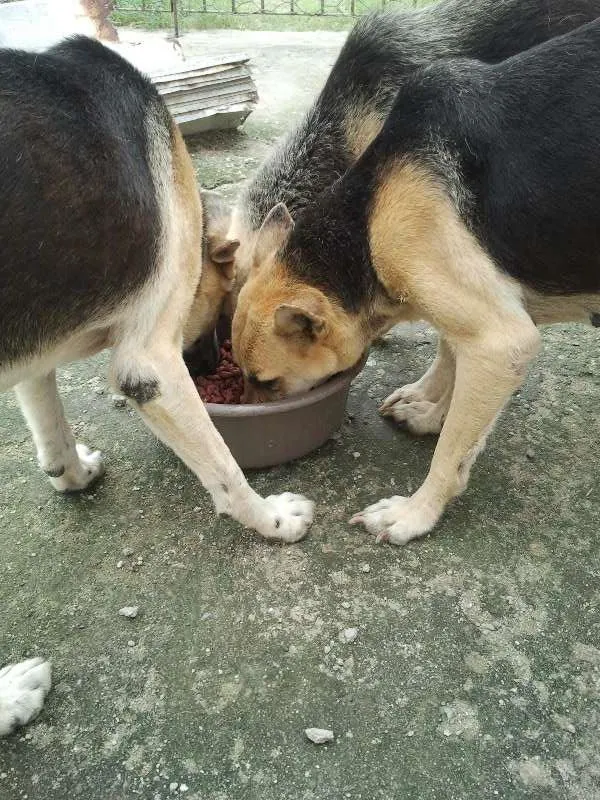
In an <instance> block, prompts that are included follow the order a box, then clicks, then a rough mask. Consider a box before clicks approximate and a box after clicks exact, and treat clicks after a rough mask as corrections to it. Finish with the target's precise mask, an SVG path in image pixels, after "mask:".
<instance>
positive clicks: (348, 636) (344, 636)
mask: <svg viewBox="0 0 600 800" xmlns="http://www.w3.org/2000/svg"><path fill="white" fill-rule="evenodd" d="M357 636H358V628H344V630H343V631H340V635H339V639H340V641H341V642H345V643H346V644H352V642H354V641H355V640H356V637H357Z"/></svg>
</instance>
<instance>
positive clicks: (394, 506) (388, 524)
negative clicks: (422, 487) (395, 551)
mask: <svg viewBox="0 0 600 800" xmlns="http://www.w3.org/2000/svg"><path fill="white" fill-rule="evenodd" d="M439 516H440V513H439V511H437V510H436V509H434V508H432V507H431V506H430V505H426V504H424V503H423V502H422V501H420V500H419V499H418V498H417V496H416V495H414V496H413V497H398V496H395V497H389V498H386V499H385V500H380V501H379V502H378V503H374V504H373V505H372V506H368V507H367V508H365V509H364V510H363V511H360V512H359V513H358V514H355V515H354V516H353V517H352V519H351V520H350V524H351V525H357V524H362V525H364V526H365V528H366V529H367V530H368V531H369V533H372V534H373V535H374V536H375V537H376V541H377V542H390V543H391V544H397V545H403V544H406V543H407V542H410V541H411V539H417V538H418V537H419V536H424V535H425V534H426V533H429V531H430V530H431V529H432V528H433V526H434V525H435V523H436V522H437V520H438V519H439Z"/></svg>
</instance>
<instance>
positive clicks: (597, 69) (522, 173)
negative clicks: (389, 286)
mask: <svg viewBox="0 0 600 800" xmlns="http://www.w3.org/2000/svg"><path fill="white" fill-rule="evenodd" d="M598 74H600V19H599V20H597V21H596V22H592V23H590V24H588V25H586V26H583V27H581V28H579V29H578V30H576V31H573V32H572V33H570V34H567V35H565V36H562V37H558V38H556V39H554V40H552V41H550V42H546V43H544V44H542V45H539V46H538V47H536V48H532V49H531V50H529V51H528V52H526V53H522V54H519V55H517V56H514V57H513V58H511V59H508V60H506V61H504V62H502V63H501V64H497V65H485V64H482V63H481V62H472V61H468V62H467V61H464V60H461V61H452V60H451V61H439V62H437V63H436V64H434V65H430V66H428V67H425V68H423V69H421V70H418V71H417V72H415V73H413V75H412V76H411V77H410V79H409V80H407V81H406V82H405V84H404V85H403V87H402V89H401V91H400V92H399V94H398V98H397V100H396V102H395V104H394V107H393V109H392V111H391V112H390V115H389V117H388V119H387V121H386V123H385V125H384V128H383V130H382V132H381V133H380V135H379V136H378V137H377V138H376V139H375V141H374V142H373V143H372V144H371V146H370V147H369V148H368V149H367V151H366V152H365V153H364V155H363V156H362V157H361V159H360V160H359V161H358V162H357V164H356V165H355V167H353V168H352V169H350V170H349V171H348V173H347V174H346V175H345V176H344V178H342V179H341V180H340V181H338V182H337V183H336V184H335V185H334V186H333V187H332V188H331V189H330V190H328V191H327V192H326V193H325V194H324V195H323V196H322V198H320V200H319V201H318V202H317V203H315V204H314V205H313V206H312V207H311V208H310V209H309V210H307V211H306V212H305V213H304V214H303V215H302V216H301V217H300V219H299V220H298V222H297V224H296V227H295V229H294V231H293V232H292V235H291V237H290V239H289V241H288V244H287V247H286V249H285V251H284V254H283V255H284V258H285V260H286V261H287V263H288V265H289V266H290V268H291V269H292V270H293V271H294V272H295V273H296V274H298V275H299V276H300V277H302V278H303V279H304V280H306V281H307V282H309V283H311V284H313V285H315V286H318V287H320V288H323V289H324V290H325V291H327V292H328V293H330V294H333V295H334V296H335V297H337V298H339V299H340V300H341V302H342V303H343V305H344V306H345V307H346V308H347V309H348V310H350V311H352V310H357V309H358V308H360V307H361V306H362V305H363V304H364V303H365V302H368V301H369V299H370V297H372V296H373V294H374V292H375V291H377V288H378V287H377V279H376V275H375V272H374V270H373V266H372V264H371V261H370V255H369V252H368V244H367V243H368V223H369V216H370V214H371V204H372V200H373V198H374V196H375V194H376V192H377V189H378V187H379V186H380V185H381V182H382V181H385V180H387V179H388V167H389V165H391V164H393V163H398V161H399V160H401V159H409V160H411V161H417V162H419V163H421V164H422V165H423V166H424V167H425V168H426V169H427V170H428V171H429V172H430V173H433V175H434V177H436V178H437V179H438V180H439V181H440V183H441V184H442V185H443V186H444V187H445V189H446V190H447V192H448V194H449V196H450V197H451V198H452V200H453V202H454V203H455V205H456V207H457V209H458V211H459V213H460V214H461V215H462V217H463V219H464V222H465V223H466V224H467V226H468V227H469V228H470V229H472V230H473V232H474V233H475V234H476V235H477V236H478V238H479V240H480V241H481V244H482V245H483V247H484V248H485V249H486V250H487V251H488V252H489V253H490V255H491V256H492V258H493V259H494V260H495V262H496V263H497V264H498V265H499V266H500V267H501V268H502V269H504V270H505V271H506V272H507V273H509V274H510V275H511V276H513V277H514V278H517V279H518V280H519V281H521V282H522V283H524V284H526V285H528V286H530V287H532V288H534V289H536V290H538V291H540V292H542V293H546V294H550V293H557V294H577V293H590V294H593V293H596V292H600V158H599V142H600V139H599V134H598V131H599V130H600V85H599V84H598V80H597V77H598Z"/></svg>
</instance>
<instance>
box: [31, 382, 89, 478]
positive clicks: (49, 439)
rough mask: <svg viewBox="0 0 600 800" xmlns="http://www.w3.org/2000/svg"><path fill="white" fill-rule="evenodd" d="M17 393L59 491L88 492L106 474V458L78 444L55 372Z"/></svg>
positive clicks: (46, 469) (41, 457)
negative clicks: (82, 490) (104, 466)
mask: <svg viewBox="0 0 600 800" xmlns="http://www.w3.org/2000/svg"><path fill="white" fill-rule="evenodd" d="M15 393H16V395H17V399H18V401H19V406H20V408H21V412H22V414H23V416H24V417H25V420H26V422H27V425H28V427H29V429H30V431H31V434H32V436H33V441H34V443H35V447H36V450H37V456H38V461H39V464H40V467H41V468H42V469H43V470H44V472H45V473H46V475H48V477H49V478H50V481H51V483H52V485H53V486H54V488H55V489H56V490H57V491H59V492H70V491H79V490H81V489H85V488H86V487H87V486H89V484H90V483H92V481H94V480H95V479H96V478H97V477H99V476H100V475H102V473H103V471H104V468H103V464H102V455H101V454H100V453H99V452H98V451H96V452H94V453H92V452H91V451H90V450H89V449H88V448H87V447H86V446H85V445H84V444H77V443H76V442H75V438H74V437H73V433H72V432H71V429H70V427H69V424H68V423H67V420H66V419H65V413H64V410H63V407H62V403H61V402H60V397H59V396H58V388H57V386H56V372H55V371H54V370H53V371H52V372H49V373H48V374H47V375H43V376H41V377H36V378H31V379H29V380H27V381H23V382H22V383H19V384H18V385H17V386H16V387H15Z"/></svg>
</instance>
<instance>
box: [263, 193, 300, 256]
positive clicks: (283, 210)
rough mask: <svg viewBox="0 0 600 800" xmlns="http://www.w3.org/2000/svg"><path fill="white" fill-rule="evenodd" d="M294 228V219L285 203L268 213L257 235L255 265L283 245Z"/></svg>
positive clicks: (279, 204)
mask: <svg viewBox="0 0 600 800" xmlns="http://www.w3.org/2000/svg"><path fill="white" fill-rule="evenodd" d="M293 228H294V220H293V219H292V217H291V215H290V212H289V211H288V210H287V207H286V205H285V203H278V204H277V205H276V206H274V207H273V208H272V209H271V210H270V211H269V213H268V214H267V216H266V218H265V221H264V222H263V224H262V225H261V227H260V230H259V232H258V236H257V237H256V245H255V247H254V266H258V265H259V264H261V263H262V262H263V261H264V260H265V259H266V258H268V257H269V256H270V255H272V254H273V253H275V252H276V251H277V250H279V249H280V248H281V247H283V245H284V244H285V243H286V241H287V240H288V237H289V235H290V233H291V232H292V230H293Z"/></svg>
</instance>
